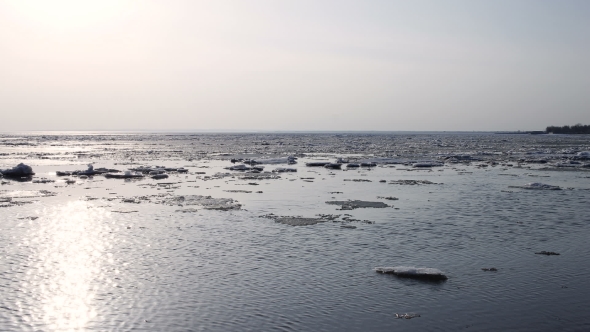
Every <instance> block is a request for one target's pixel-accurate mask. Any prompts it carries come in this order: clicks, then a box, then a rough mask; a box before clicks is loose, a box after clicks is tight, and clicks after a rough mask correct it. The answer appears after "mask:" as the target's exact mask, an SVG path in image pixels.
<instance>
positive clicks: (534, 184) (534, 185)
mask: <svg viewBox="0 0 590 332" xmlns="http://www.w3.org/2000/svg"><path fill="white" fill-rule="evenodd" d="M509 188H520V189H529V190H561V187H560V186H552V185H550V184H545V183H539V182H531V183H527V184H525V185H522V186H509Z"/></svg>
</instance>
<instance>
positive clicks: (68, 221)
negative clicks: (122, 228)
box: [23, 201, 112, 331]
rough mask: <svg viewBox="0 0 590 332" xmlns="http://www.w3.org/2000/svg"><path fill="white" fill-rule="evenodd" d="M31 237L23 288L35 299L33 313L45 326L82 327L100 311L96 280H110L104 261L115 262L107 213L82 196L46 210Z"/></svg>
mask: <svg viewBox="0 0 590 332" xmlns="http://www.w3.org/2000/svg"><path fill="white" fill-rule="evenodd" d="M44 215H46V217H44V219H42V222H40V225H39V228H38V229H36V230H34V232H33V233H32V234H31V236H30V241H29V242H30V244H31V245H32V248H33V250H34V253H33V254H32V255H31V264H30V270H29V271H28V272H27V278H25V283H23V288H24V289H25V290H26V292H27V293H28V294H31V297H32V298H33V299H35V300H36V301H35V302H34V304H35V305H33V307H32V310H31V312H30V313H29V314H30V315H31V316H33V317H35V321H37V320H39V321H42V322H44V323H45V326H44V327H43V330H52V331H79V330H85V328H86V324H87V323H88V322H89V321H90V320H91V319H93V318H94V317H95V316H96V315H97V310H96V308H95V307H94V306H93V301H94V296H95V295H96V293H97V284H105V283H107V282H106V281H105V280H107V279H106V277H105V275H104V273H103V272H104V268H105V264H106V265H108V264H110V262H112V259H111V256H110V255H109V252H108V251H109V248H110V244H109V243H108V241H105V238H104V237H103V235H104V234H103V232H107V233H108V230H105V229H104V227H105V224H104V221H105V220H106V219H108V217H109V214H108V212H106V211H105V210H103V209H100V208H94V207H93V206H91V205H89V204H87V203H86V202H83V201H75V202H70V203H68V204H66V205H63V206H57V207H55V208H52V209H49V210H48V211H44Z"/></svg>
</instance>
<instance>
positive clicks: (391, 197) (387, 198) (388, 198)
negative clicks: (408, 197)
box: [377, 196, 399, 201]
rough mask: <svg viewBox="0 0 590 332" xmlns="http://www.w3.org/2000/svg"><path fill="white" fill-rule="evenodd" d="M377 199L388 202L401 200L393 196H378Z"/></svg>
mask: <svg viewBox="0 0 590 332" xmlns="http://www.w3.org/2000/svg"><path fill="white" fill-rule="evenodd" d="M377 198H381V199H386V200H388V201H397V200H399V198H397V197H393V196H388V197H383V196H377Z"/></svg>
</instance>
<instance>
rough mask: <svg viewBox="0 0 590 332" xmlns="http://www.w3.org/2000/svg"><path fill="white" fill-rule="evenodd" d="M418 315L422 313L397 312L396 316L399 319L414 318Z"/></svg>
mask: <svg viewBox="0 0 590 332" xmlns="http://www.w3.org/2000/svg"><path fill="white" fill-rule="evenodd" d="M416 317H420V315H419V314H415V313H405V314H395V318H397V319H412V318H416Z"/></svg>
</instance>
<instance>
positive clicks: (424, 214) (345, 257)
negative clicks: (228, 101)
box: [0, 133, 590, 331]
mask: <svg viewBox="0 0 590 332" xmlns="http://www.w3.org/2000/svg"><path fill="white" fill-rule="evenodd" d="M588 150H590V139H589V138H586V137H585V136H557V135H555V136H551V135H539V136H531V135H495V134H469V135H467V134H442V133H441V134H435V133H430V134H391V135H362V134H324V135H321V134H292V135H288V134H276V135H272V134H231V135H230V134H226V135H222V134H211V135H176V134H175V135H163V134H161V135H158V134H131V135H122V134H117V135H105V134H97V133H88V134H84V135H82V134H81V133H77V134H66V133H62V134H55V133H44V134H26V133H23V134H18V135H16V134H14V135H4V136H0V169H7V168H11V167H13V166H15V165H16V164H18V163H20V162H23V163H26V164H27V165H30V166H31V167H33V170H34V171H35V173H36V174H35V176H34V177H33V178H32V179H29V180H27V181H15V180H14V179H7V178H0V181H1V183H2V185H1V186H0V222H1V231H0V244H1V246H0V257H1V261H0V298H1V299H2V300H1V303H0V327H1V328H0V330H6V331H85V330H91V331H111V330H112V331H131V330H134V331H137V330H140V331H142V330H143V331H274V330H284V331H343V330H344V331H391V330H400V331H415V330H422V331H441V330H446V331H458V330H467V331H471V330H473V331H500V330H511V331H588V330H590V315H588V313H587V308H588V304H587V302H588V300H589V299H590V293H589V289H590V260H589V258H590V245H589V244H588V238H589V236H590V227H589V223H590V207H589V205H588V202H590V171H588V170H590V168H587V167H584V165H585V164H586V163H587V162H588V161H586V160H585V159H583V158H577V157H576V156H578V152H583V151H588ZM289 155H293V156H296V157H297V158H298V160H297V161H298V162H297V164H294V165H287V164H279V165H274V164H266V165H264V167H265V169H264V170H265V171H272V170H273V169H275V168H277V167H291V168H296V169H297V172H294V173H274V176H273V177H270V176H269V177H266V178H249V177H247V176H246V177H244V176H245V174H247V173H243V172H236V171H229V170H226V169H224V167H228V166H232V165H233V164H232V163H231V162H230V159H231V158H255V159H265V158H271V157H272V158H278V157H286V156H289ZM465 156H469V158H467V157H465ZM337 158H345V159H349V160H348V161H350V162H355V161H358V162H361V161H363V160H365V161H367V160H378V162H377V166H376V167H370V168H358V169H348V170H347V168H346V167H343V170H330V169H325V168H322V167H319V168H317V167H306V165H305V163H306V162H310V161H332V162H333V161H335V160H336V159H337ZM418 161H435V162H439V163H441V166H439V167H432V168H426V169H421V168H416V167H413V164H415V163H416V162H418ZM564 162H567V163H572V164H571V165H573V166H575V167H573V166H572V167H569V166H568V165H569V164H568V165H566V166H567V167H565V166H564V165H562V164H563V163H564ZM89 163H91V164H93V165H94V167H95V168H98V167H107V168H115V169H118V170H121V171H125V170H127V169H128V168H133V167H137V166H140V165H145V166H148V165H149V166H155V165H163V166H168V167H184V168H186V169H187V170H188V172H187V173H178V172H169V176H170V177H169V178H168V179H165V180H153V179H151V178H149V177H147V176H146V177H145V178H142V179H137V180H136V179H134V180H122V179H108V178H105V177H104V176H102V175H95V176H92V177H89V178H84V177H76V176H68V177H58V176H57V175H56V172H57V171H74V170H85V169H86V168H87V166H86V165H87V164H89ZM236 164H239V162H238V163H236ZM225 173H227V174H225ZM254 174H260V173H254ZM270 174H272V173H270ZM66 178H67V179H69V180H73V181H75V183H72V182H70V184H68V183H67V182H66ZM40 179H45V180H47V181H45V182H44V183H43V182H39V181H35V180H40ZM383 180H384V181H385V182H381V181H383ZM399 180H420V181H423V180H426V181H429V182H431V183H422V184H413V185H411V184H407V183H406V184H400V182H397V181H399ZM51 181H54V182H51ZM531 182H541V183H544V184H549V185H553V186H559V187H560V188H561V190H527V189H523V188H521V187H522V186H524V185H526V184H527V183H531ZM402 183H403V182H402ZM190 195H204V196H212V197H213V198H231V199H233V200H234V202H235V203H236V204H240V208H239V209H238V208H231V209H208V208H207V206H205V205H198V204H197V205H187V204H186V202H188V197H191V196H190ZM180 196H184V197H185V198H183V199H184V200H179V199H178V198H179V197H180ZM385 197H388V198H393V197H395V198H398V199H397V200H391V199H385ZM171 198H175V199H176V200H175V201H174V203H173V204H170V202H171V201H170V199H171ZM347 200H362V201H372V202H383V203H385V204H387V205H389V207H386V208H358V209H353V210H340V209H339V208H340V207H339V206H338V205H332V204H326V202H327V201H347ZM183 202H185V203H183ZM271 214H272V215H271ZM269 215H270V217H271V218H268V217H269ZM319 215H323V217H322V218H323V220H328V219H329V220H328V221H325V222H320V223H317V224H315V225H308V226H290V225H286V224H282V223H278V222H275V219H273V218H272V217H273V216H284V217H305V218H318V216H319ZM326 215H331V217H328V216H326ZM342 226H355V227H356V228H349V227H342ZM540 251H551V252H556V253H559V254H560V255H551V256H547V255H538V254H535V253H536V252H540ZM400 265H401V266H416V267H431V268H437V269H440V270H442V271H444V272H445V273H446V274H447V276H448V280H446V281H442V282H433V281H424V280H414V279H404V278H399V277H396V276H393V275H384V274H378V273H376V272H375V271H374V268H375V267H377V266H400ZM492 267H493V268H496V269H497V271H483V270H482V268H492ZM404 313H414V314H417V315H419V316H417V317H415V318H413V319H398V318H396V314H404Z"/></svg>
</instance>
